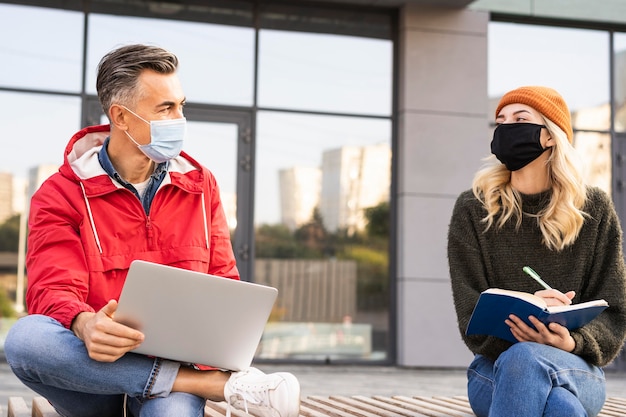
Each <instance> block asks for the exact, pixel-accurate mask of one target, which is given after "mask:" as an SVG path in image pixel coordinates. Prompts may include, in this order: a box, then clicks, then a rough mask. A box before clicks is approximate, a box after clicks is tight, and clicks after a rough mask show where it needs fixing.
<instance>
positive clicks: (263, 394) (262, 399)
mask: <svg viewBox="0 0 626 417" xmlns="http://www.w3.org/2000/svg"><path fill="white" fill-rule="evenodd" d="M251 373H261V372H260V371H258V370H256V369H254V368H249V369H246V370H244V371H241V372H239V375H237V377H236V379H235V380H233V381H232V385H233V391H235V392H233V393H232V394H231V395H229V396H228V398H226V402H227V403H228V407H227V409H226V417H231V407H232V405H231V398H232V397H233V396H237V397H238V398H239V399H241V400H242V401H243V410H244V411H245V412H246V414H249V412H248V402H250V403H251V404H253V405H259V406H267V407H269V406H270V395H269V392H270V390H269V388H270V387H269V384H261V385H256V384H255V385H254V386H253V387H254V388H255V389H254V390H253V389H252V387H250V386H248V387H246V388H245V389H241V387H239V386H238V384H237V380H238V379H240V378H241V377H243V376H245V375H246V374H251Z"/></svg>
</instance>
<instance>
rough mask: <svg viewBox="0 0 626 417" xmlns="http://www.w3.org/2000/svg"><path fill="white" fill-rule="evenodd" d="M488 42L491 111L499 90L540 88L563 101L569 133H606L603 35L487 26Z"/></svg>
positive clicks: (606, 81)
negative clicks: (570, 125)
mask: <svg viewBox="0 0 626 417" xmlns="http://www.w3.org/2000/svg"><path fill="white" fill-rule="evenodd" d="M488 42H489V50H488V56H489V62H488V70H489V79H488V85H489V88H488V90H489V97H490V98H492V103H491V104H492V106H493V110H495V106H496V105H497V99H496V98H499V97H501V96H502V94H504V93H505V92H507V91H509V90H512V89H514V88H517V87H520V86H522V85H543V86H547V87H552V88H554V89H555V90H557V91H558V92H560V93H561V95H562V96H563V97H564V98H565V101H567V103H568V105H569V107H570V111H572V113H574V114H575V115H576V116H577V117H574V119H573V120H572V122H573V124H574V129H575V130H576V129H592V130H608V129H609V120H610V119H609V114H610V107H609V100H610V97H609V85H610V84H609V68H608V63H609V53H610V48H609V34H608V32H605V31H595V30H587V29H570V28H559V27H548V26H540V25H523V24H511V23H499V22H491V23H489V35H488ZM490 114H493V113H490Z"/></svg>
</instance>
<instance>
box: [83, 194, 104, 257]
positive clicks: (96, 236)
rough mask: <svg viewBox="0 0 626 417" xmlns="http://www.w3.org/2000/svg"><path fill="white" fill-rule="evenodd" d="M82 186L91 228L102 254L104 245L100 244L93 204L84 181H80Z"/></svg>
mask: <svg viewBox="0 0 626 417" xmlns="http://www.w3.org/2000/svg"><path fill="white" fill-rule="evenodd" d="M79 184H80V188H81V189H82V190H83V198H84V199H85V205H86V206H87V213H88V214H89V223H90V224H91V230H92V231H93V235H94V237H95V238H96V245H98V250H99V251H100V254H102V246H100V238H99V237H98V231H97V230H96V223H95V222H94V221H93V214H91V205H90V204H89V199H88V198H87V193H86V192H85V186H84V185H83V183H82V182H79Z"/></svg>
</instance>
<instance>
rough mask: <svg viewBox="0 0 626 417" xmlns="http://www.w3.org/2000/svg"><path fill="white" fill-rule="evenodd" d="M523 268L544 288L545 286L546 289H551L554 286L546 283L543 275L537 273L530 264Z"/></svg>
mask: <svg viewBox="0 0 626 417" xmlns="http://www.w3.org/2000/svg"><path fill="white" fill-rule="evenodd" d="M522 270H523V271H524V272H526V273H527V274H528V275H530V277H531V278H532V279H534V280H535V281H537V282H538V283H539V284H540V285H541V286H542V287H543V288H545V289H546V290H551V289H552V287H551V286H549V285H548V284H546V283H545V282H544V280H542V279H541V277H540V276H539V274H538V273H536V272H535V271H533V269H532V268H531V267H529V266H525V267H524V268H522Z"/></svg>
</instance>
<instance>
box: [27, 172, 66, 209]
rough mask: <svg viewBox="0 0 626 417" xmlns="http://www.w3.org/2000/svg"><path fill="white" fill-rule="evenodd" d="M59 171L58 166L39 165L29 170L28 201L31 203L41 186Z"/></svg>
mask: <svg viewBox="0 0 626 417" xmlns="http://www.w3.org/2000/svg"><path fill="white" fill-rule="evenodd" d="M58 170H59V166H58V165H54V164H45V165H37V166H36V167H32V168H31V169H29V170H28V186H27V189H26V201H28V202H29V201H30V199H31V197H32V196H33V194H35V191H37V190H38V189H39V187H41V184H43V182H44V181H45V180H47V179H48V177H50V175H52V174H54V173H55V172H57V171H58Z"/></svg>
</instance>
